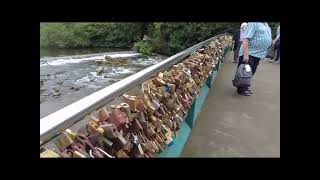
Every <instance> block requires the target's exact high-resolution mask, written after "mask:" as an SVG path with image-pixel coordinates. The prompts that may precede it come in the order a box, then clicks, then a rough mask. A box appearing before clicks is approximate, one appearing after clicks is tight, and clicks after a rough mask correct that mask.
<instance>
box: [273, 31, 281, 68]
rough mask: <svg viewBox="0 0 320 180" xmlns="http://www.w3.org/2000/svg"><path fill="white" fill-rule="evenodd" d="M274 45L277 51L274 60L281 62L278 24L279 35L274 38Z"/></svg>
mask: <svg viewBox="0 0 320 180" xmlns="http://www.w3.org/2000/svg"><path fill="white" fill-rule="evenodd" d="M272 43H273V45H274V50H275V53H276V59H275V60H274V62H276V63H277V62H279V58H280V26H278V29H277V36H276V38H275V39H274V40H273V42H272Z"/></svg>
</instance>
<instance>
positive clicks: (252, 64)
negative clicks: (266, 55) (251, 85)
mask: <svg viewBox="0 0 320 180" xmlns="http://www.w3.org/2000/svg"><path fill="white" fill-rule="evenodd" d="M259 62H260V58H257V57H253V56H249V62H248V64H249V65H250V67H251V71H252V76H253V75H254V74H255V72H256V70H257V67H258V65H259ZM240 64H244V62H243V56H240V57H239V62H238V67H239V66H240ZM246 89H248V87H238V89H237V91H238V92H242V91H245V90H246Z"/></svg>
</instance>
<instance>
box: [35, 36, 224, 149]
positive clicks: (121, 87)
mask: <svg viewBox="0 0 320 180" xmlns="http://www.w3.org/2000/svg"><path fill="white" fill-rule="evenodd" d="M224 35H228V34H227V33H224V34H220V35H217V36H214V37H212V38H210V39H207V40H205V41H202V42H200V43H198V44H196V45H194V46H192V47H190V48H188V49H185V50H183V51H181V52H179V53H177V54H175V55H173V56H171V57H169V58H167V59H165V60H164V61H162V62H160V63H158V64H155V65H153V66H150V67H148V68H146V69H144V70H141V71H140V72H138V73H136V74H133V75H131V76H129V77H127V78H125V79H122V80H121V81H118V82H116V83H114V84H112V85H110V86H108V87H106V88H103V89H101V90H99V91H97V92H95V93H93V94H91V95H89V96H86V97H84V98H82V99H80V100H79V101H77V102H74V103H72V104H70V105H68V106H66V107H64V108H62V109H60V110H58V111H56V112H54V113H52V114H50V115H48V116H46V117H44V118H42V119H40V146H41V145H42V144H44V143H45V142H48V141H50V140H51V139H53V138H54V137H55V136H57V135H59V134H60V133H61V132H62V131H64V130H65V129H67V128H69V127H71V126H72V125H74V124H76V123H77V122H79V121H80V120H82V119H83V118H84V117H85V116H86V115H88V114H90V113H91V112H93V111H95V110H97V109H99V108H101V107H103V106H104V105H106V104H107V103H109V102H110V101H112V100H113V99H114V98H115V97H118V96H120V95H122V94H123V93H125V92H126V91H127V90H128V89H130V88H132V87H134V86H136V85H138V84H139V83H142V82H143V81H145V80H147V79H148V78H150V77H151V76H153V75H155V74H157V73H158V72H160V71H163V70H165V69H167V68H169V67H170V66H172V65H174V64H176V63H179V62H180V61H182V60H183V59H184V58H185V57H187V56H188V55H190V54H191V53H193V52H195V51H196V50H197V49H199V48H201V47H202V46H205V45H208V44H209V43H210V42H212V41H214V40H216V39H217V38H219V37H221V36H224Z"/></svg>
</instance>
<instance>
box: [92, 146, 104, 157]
mask: <svg viewBox="0 0 320 180" xmlns="http://www.w3.org/2000/svg"><path fill="white" fill-rule="evenodd" d="M89 154H90V156H91V157H92V158H104V157H105V156H104V154H103V153H102V152H101V151H99V150H98V149H97V148H93V149H90V150H89Z"/></svg>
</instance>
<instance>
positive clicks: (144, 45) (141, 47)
mask: <svg viewBox="0 0 320 180" xmlns="http://www.w3.org/2000/svg"><path fill="white" fill-rule="evenodd" d="M134 48H135V49H136V50H137V51H138V52H139V53H142V54H144V55H151V54H152V51H153V47H152V45H151V44H150V43H149V42H147V41H138V42H136V43H134Z"/></svg>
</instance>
